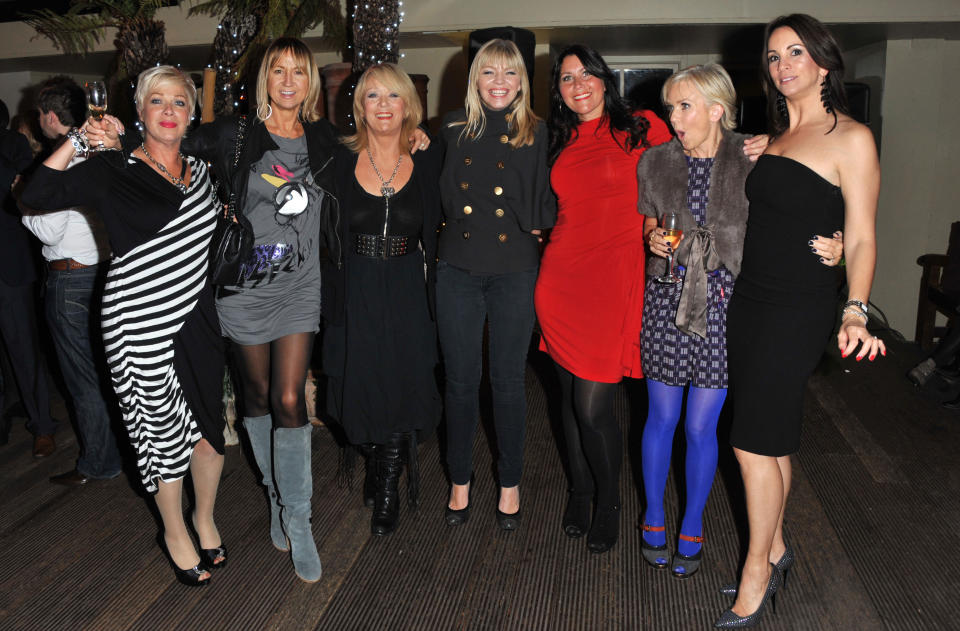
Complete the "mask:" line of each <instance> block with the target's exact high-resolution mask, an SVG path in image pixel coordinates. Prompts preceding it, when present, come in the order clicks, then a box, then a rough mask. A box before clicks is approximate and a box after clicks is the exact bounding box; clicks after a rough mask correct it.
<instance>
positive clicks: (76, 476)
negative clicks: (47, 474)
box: [50, 469, 94, 486]
mask: <svg viewBox="0 0 960 631" xmlns="http://www.w3.org/2000/svg"><path fill="white" fill-rule="evenodd" d="M93 480H94V478H88V477H87V476H85V475H83V474H82V473H80V472H79V471H77V470H76V469H72V470H70V471H67V472H66V473H61V474H60V475H55V476H53V477H52V478H50V481H51V482H52V483H54V484H62V485H63V486H83V485H84V484H86V483H87V482H93Z"/></svg>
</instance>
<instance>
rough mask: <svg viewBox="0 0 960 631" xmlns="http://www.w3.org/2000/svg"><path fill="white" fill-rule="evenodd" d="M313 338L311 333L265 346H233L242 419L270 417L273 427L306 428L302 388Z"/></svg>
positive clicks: (282, 338) (297, 334)
mask: <svg viewBox="0 0 960 631" xmlns="http://www.w3.org/2000/svg"><path fill="white" fill-rule="evenodd" d="M313 338H314V334H313V333H294V334H292V335H285V336H283V337H281V338H278V339H276V340H273V341H272V342H267V343H266V344H254V345H251V346H243V345H240V344H235V345H234V348H235V349H236V357H237V364H238V365H239V367H240V377H241V379H242V380H243V410H244V415H246V416H266V415H267V414H271V413H272V415H273V424H274V426H276V427H303V426H304V425H306V424H307V404H306V401H305V400H304V396H303V388H304V386H305V385H306V382H307V368H308V366H309V363H310V356H311V354H312V352H313Z"/></svg>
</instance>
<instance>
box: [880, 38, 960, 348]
mask: <svg viewBox="0 0 960 631" xmlns="http://www.w3.org/2000/svg"><path fill="white" fill-rule="evenodd" d="M958 76H960V42H957V41H951V40H929V39H919V40H891V41H888V42H887V46H886V60H885V73H884V91H883V109H882V115H883V148H882V149H883V150H882V153H881V156H880V166H881V169H882V170H883V182H882V184H881V187H880V208H879V215H878V221H877V223H878V238H879V258H878V264H877V273H876V279H875V281H874V289H873V296H872V298H871V299H872V300H873V301H874V302H875V303H876V304H877V305H879V306H880V308H881V309H883V310H884V312H886V314H887V316H888V318H889V320H890V324H891V325H892V326H893V327H894V328H896V329H898V330H899V331H900V332H902V333H903V334H904V336H905V337H906V338H907V339H913V337H914V329H915V323H916V315H917V292H918V288H919V284H920V267H919V266H918V265H917V264H916V259H917V257H918V256H920V255H921V254H925V253H928V252H937V253H944V252H946V250H947V238H948V236H949V228H950V223H951V222H953V221H957V220H958V219H960V201H958V195H957V192H956V191H957V183H958V182H960V160H958V151H957V143H958V140H960V117H958V116H957V115H956V112H957V104H958V103H960V84H958V82H957V81H956V77H958Z"/></svg>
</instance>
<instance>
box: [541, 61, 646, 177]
mask: <svg viewBox="0 0 960 631" xmlns="http://www.w3.org/2000/svg"><path fill="white" fill-rule="evenodd" d="M571 55H573V56H575V57H576V58H577V59H579V60H580V63H582V64H583V67H584V69H585V70H586V71H587V72H589V73H590V74H592V75H593V76H595V77H597V78H598V79H600V80H601V81H603V85H604V88H605V90H604V93H603V117H604V120H605V121H606V123H607V126H608V127H609V129H610V135H611V136H613V139H614V141H615V142H616V143H617V144H618V145H620V146H621V147H622V148H623V150H624V151H628V152H629V151H632V150H633V149H635V148H636V147H637V146H641V147H649V146H650V143H649V142H648V141H647V130H648V129H650V123H649V122H647V120H646V119H645V118H643V117H642V116H637V117H635V116H634V115H633V112H632V111H631V108H630V105H629V104H628V103H627V101H626V99H624V98H623V97H621V96H620V93H619V92H618V91H617V84H616V81H615V80H614V78H613V72H612V71H611V70H610V67H609V66H608V65H607V62H605V61H604V60H603V57H601V56H600V53H598V52H597V51H595V50H594V49H592V48H590V47H589V46H584V45H582V44H573V45H572V46H567V47H566V48H564V49H563V50H561V51H560V54H559V55H557V58H556V60H555V61H554V62H553V70H552V71H551V72H550V115H549V117H548V118H547V130H548V131H549V133H550V148H549V150H548V151H549V154H548V161H549V163H550V164H553V163H554V162H556V161H557V157H559V156H560V152H561V151H563V149H564V148H565V147H566V146H567V145H569V144H570V143H571V142H573V140H574V139H575V136H574V134H575V133H577V125H579V124H580V119H579V117H578V116H577V114H576V113H575V112H574V111H573V110H571V109H570V108H569V107H567V105H566V103H564V102H563V96H561V95H560V66H562V65H563V60H564V59H566V58H567V57H570V56H571ZM603 122H604V121H601V123H600V124H601V125H602V124H603ZM618 131H619V132H626V138H624V140H623V142H621V141H619V140H618V139H617V134H616V132H618Z"/></svg>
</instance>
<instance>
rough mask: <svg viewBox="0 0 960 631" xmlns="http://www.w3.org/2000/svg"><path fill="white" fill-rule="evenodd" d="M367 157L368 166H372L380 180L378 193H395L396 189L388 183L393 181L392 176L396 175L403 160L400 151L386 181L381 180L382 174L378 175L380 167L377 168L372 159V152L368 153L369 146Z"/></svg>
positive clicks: (384, 194) (387, 194) (368, 151)
mask: <svg viewBox="0 0 960 631" xmlns="http://www.w3.org/2000/svg"><path fill="white" fill-rule="evenodd" d="M367 158H369V159H370V166H372V167H373V172H374V173H376V174H377V179H378V180H380V194H381V195H383V196H384V197H390V196H391V195H395V194H396V192H397V191H396V189H394V188H393V187H392V186H390V183H391V182H393V178H395V177H397V172H398V171H399V170H400V163H401V162H402V161H403V154H402V153H401V154H400V157H399V158H397V164H396V166H394V167H393V173H391V174H390V179H389V180H387V181H386V182H384V181H383V176H382V175H380V169H378V168H377V163H376V162H374V161H373V154H372V153H370V147H367Z"/></svg>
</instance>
